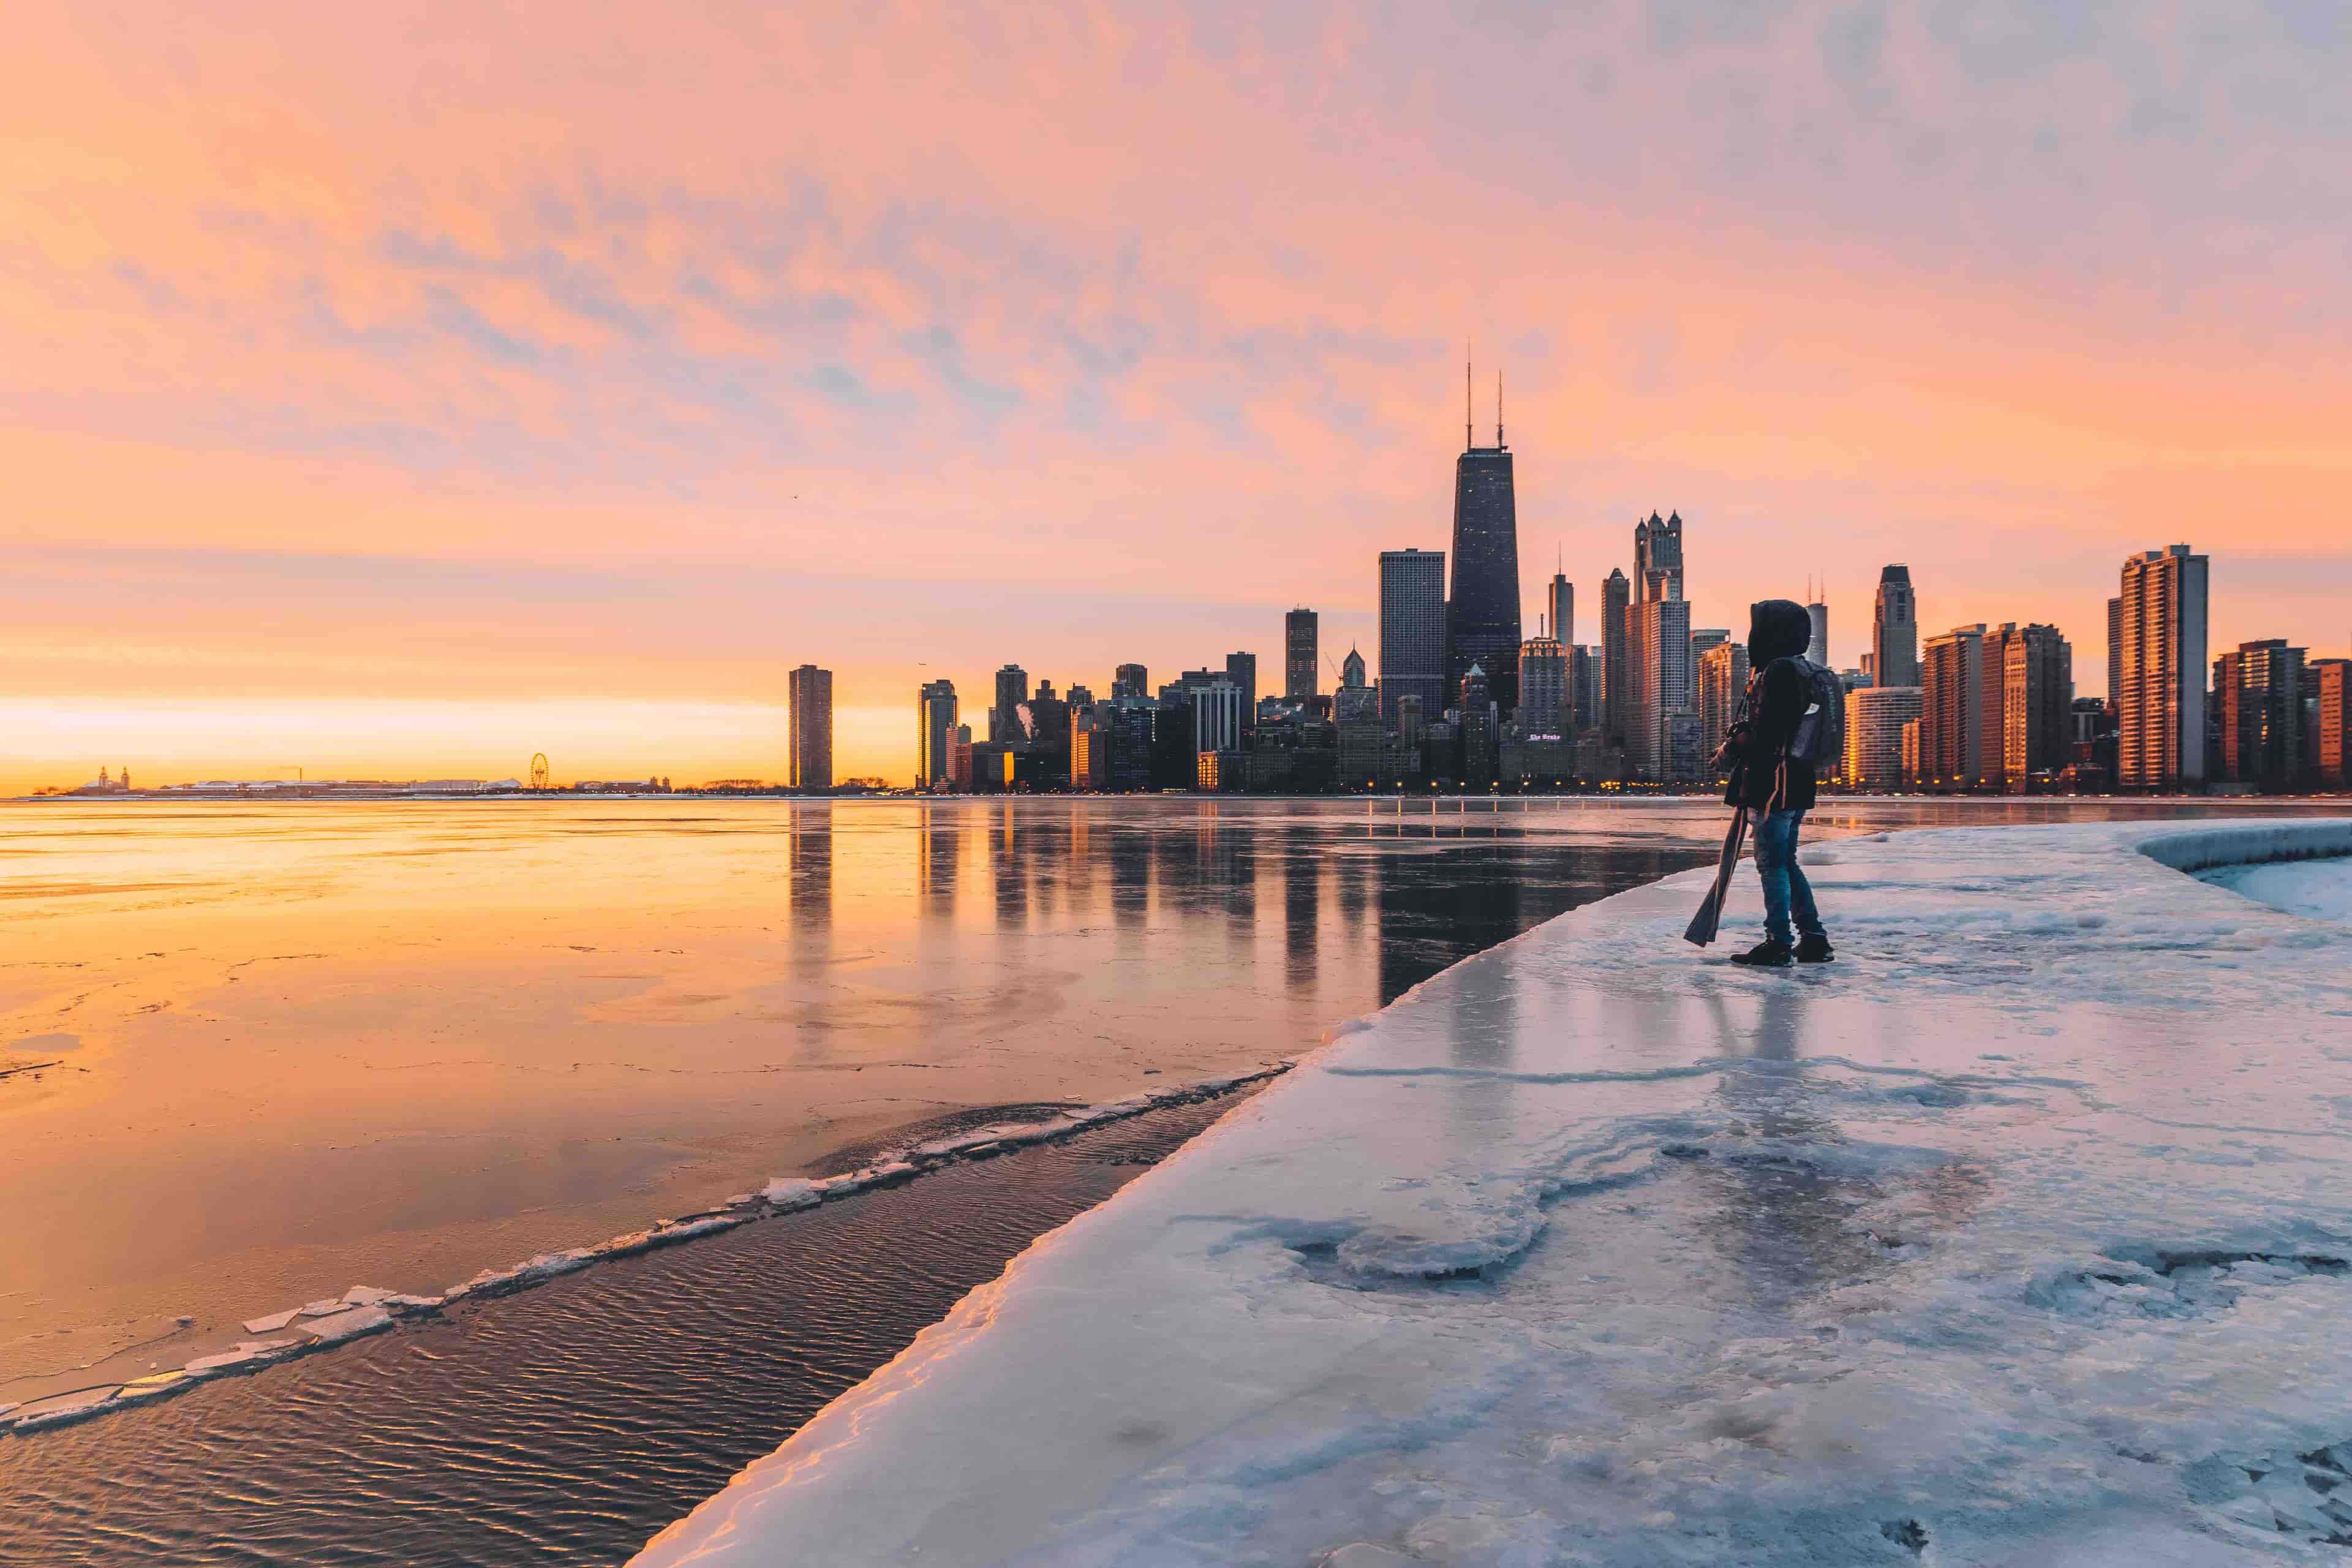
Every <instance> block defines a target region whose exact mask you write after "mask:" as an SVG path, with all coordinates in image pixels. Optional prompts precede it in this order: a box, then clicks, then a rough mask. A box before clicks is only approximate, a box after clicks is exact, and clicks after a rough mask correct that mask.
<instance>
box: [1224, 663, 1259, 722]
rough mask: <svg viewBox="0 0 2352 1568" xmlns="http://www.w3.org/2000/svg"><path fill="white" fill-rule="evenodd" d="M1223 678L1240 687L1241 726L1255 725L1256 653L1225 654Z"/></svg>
mask: <svg viewBox="0 0 2352 1568" xmlns="http://www.w3.org/2000/svg"><path fill="white" fill-rule="evenodd" d="M1225 679H1227V680H1230V681H1232V682H1233V683H1234V685H1235V686H1238V687H1240V688H1241V689H1242V728H1244V729H1245V730H1254V729H1255V728H1256V727H1257V655H1255V654H1254V653H1229V654H1227V655H1225Z"/></svg>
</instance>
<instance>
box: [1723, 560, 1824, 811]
mask: <svg viewBox="0 0 2352 1568" xmlns="http://www.w3.org/2000/svg"><path fill="white" fill-rule="evenodd" d="M1812 640H1813V620H1812V617H1811V616H1809V615H1807V614H1806V613H1805V606H1804V605H1800V604H1797V603H1795V602H1794V601H1792V600H1789V599H1765V600H1762V601H1761V602H1759V603H1758V604H1755V605H1750V606H1749V607H1748V668H1751V669H1752V670H1754V671H1755V673H1754V674H1753V675H1751V676H1750V677H1749V678H1748V703H1747V712H1746V714H1745V715H1744V716H1743V717H1742V718H1741V720H1740V721H1739V722H1738V723H1737V724H1735V725H1733V726H1732V729H1731V733H1730V735H1729V736H1728V737H1727V739H1728V748H1729V749H1728V760H1729V762H1730V763H1731V783H1730V784H1729V786H1728V787H1727V788H1726V789H1725V790H1724V792H1723V800H1724V804H1725V805H1745V806H1748V807H1751V808H1752V809H1754V810H1756V811H1759V812H1766V811H1809V810H1811V808H1812V805H1813V798H1814V797H1813V783H1814V781H1813V765H1812V763H1805V762H1798V761H1795V760H1793V759H1791V758H1790V756H1789V755H1788V750H1789V742H1790V740H1791V739H1792V738H1794V736H1795V735H1796V732H1797V725H1798V723H1799V721H1801V720H1802V719H1803V718H1804V716H1805V710H1806V708H1807V707H1809V706H1810V705H1811V697H1810V696H1809V695H1808V693H1807V691H1806V684H1805V678H1804V675H1803V674H1802V673H1801V671H1800V670H1799V669H1798V668H1797V666H1796V665H1795V664H1793V663H1791V662H1790V660H1791V659H1793V658H1796V657H1798V656H1800V655H1801V654H1803V653H1804V651H1805V649H1806V648H1807V647H1811V645H1812Z"/></svg>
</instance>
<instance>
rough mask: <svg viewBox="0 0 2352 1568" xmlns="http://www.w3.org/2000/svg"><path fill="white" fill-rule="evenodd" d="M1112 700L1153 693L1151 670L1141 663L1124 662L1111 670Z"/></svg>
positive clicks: (1145, 695)
mask: <svg viewBox="0 0 2352 1568" xmlns="http://www.w3.org/2000/svg"><path fill="white" fill-rule="evenodd" d="M1110 694H1111V699H1112V700H1114V701H1116V700H1118V699H1119V698H1122V697H1125V698H1129V699H1130V700H1132V699H1135V698H1140V697H1149V696H1150V695H1151V671H1150V669H1148V668H1145V667H1144V666H1142V665H1139V664H1122V665H1120V666H1119V667H1118V668H1117V669H1114V670H1112V671H1111V672H1110Z"/></svg>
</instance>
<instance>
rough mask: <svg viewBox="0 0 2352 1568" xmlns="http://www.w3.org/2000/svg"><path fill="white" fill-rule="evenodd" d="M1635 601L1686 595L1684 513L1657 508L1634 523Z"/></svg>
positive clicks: (1674, 597) (1676, 597) (1641, 602)
mask: <svg viewBox="0 0 2352 1568" xmlns="http://www.w3.org/2000/svg"><path fill="white" fill-rule="evenodd" d="M1633 592H1634V595H1635V601H1634V602H1635V603H1637V604H1647V603H1648V602H1649V601H1651V600H1653V599H1679V598H1681V597H1682V596H1683V514H1682V513H1680V512H1676V513H1675V514H1674V515H1673V516H1672V517H1668V518H1663V519H1662V518H1660V517H1659V516H1658V514H1657V513H1656V512H1652V513H1651V514H1650V515H1649V516H1648V517H1646V518H1643V520H1642V521H1639V522H1637V523H1635V524H1634V525H1633Z"/></svg>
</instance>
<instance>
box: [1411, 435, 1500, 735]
mask: <svg viewBox="0 0 2352 1568" xmlns="http://www.w3.org/2000/svg"><path fill="white" fill-rule="evenodd" d="M1463 412H1464V414H1465V416H1466V415H1467V414H1468V412H1469V410H1468V409H1467V408H1466V407H1465V409H1464V410H1463ZM1463 434H1464V437H1465V450H1464V452H1463V454H1462V456H1461V457H1460V458H1456V459H1455V460H1454V591H1453V595H1452V596H1451V597H1450V598H1449V599H1448V600H1447V601H1446V605H1445V642H1446V651H1445V687H1446V689H1445V690H1444V692H1443V693H1442V697H1446V698H1450V697H1453V696H1454V695H1455V694H1456V693H1457V692H1458V691H1459V690H1460V689H1461V683H1462V678H1463V677H1464V676H1465V675H1467V674H1468V673H1469V671H1470V667H1471V666H1472V665H1474V664H1475V665H1478V666H1481V667H1482V668H1485V669H1486V678H1487V683H1488V685H1489V686H1490V687H1491V689H1493V691H1494V694H1495V700H1496V703H1497V704H1498V705H1499V706H1500V707H1501V708H1502V709H1503V710H1505V711H1508V710H1511V709H1512V708H1515V707H1517V705H1518V692H1517V684H1518V677H1517V671H1516V670H1515V669H1513V668H1512V666H1513V664H1514V662H1515V661H1516V659H1517V657H1518V651H1519V513H1518V501H1517V497H1516V494H1515V492H1514V489H1513V481H1512V478H1511V453H1510V448H1509V447H1507V446H1506V445H1504V442H1503V422H1502V414H1501V410H1500V408H1499V407H1498V408H1497V409H1496V419H1495V444H1494V445H1493V446H1491V447H1480V446H1476V445H1474V444H1470V433H1469V429H1468V423H1467V420H1466V419H1465V424H1464V431H1463ZM1387 679H1388V656H1387V652H1386V650H1385V649H1383V650H1382V652H1381V680H1382V682H1383V683H1385V682H1386V681H1387Z"/></svg>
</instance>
